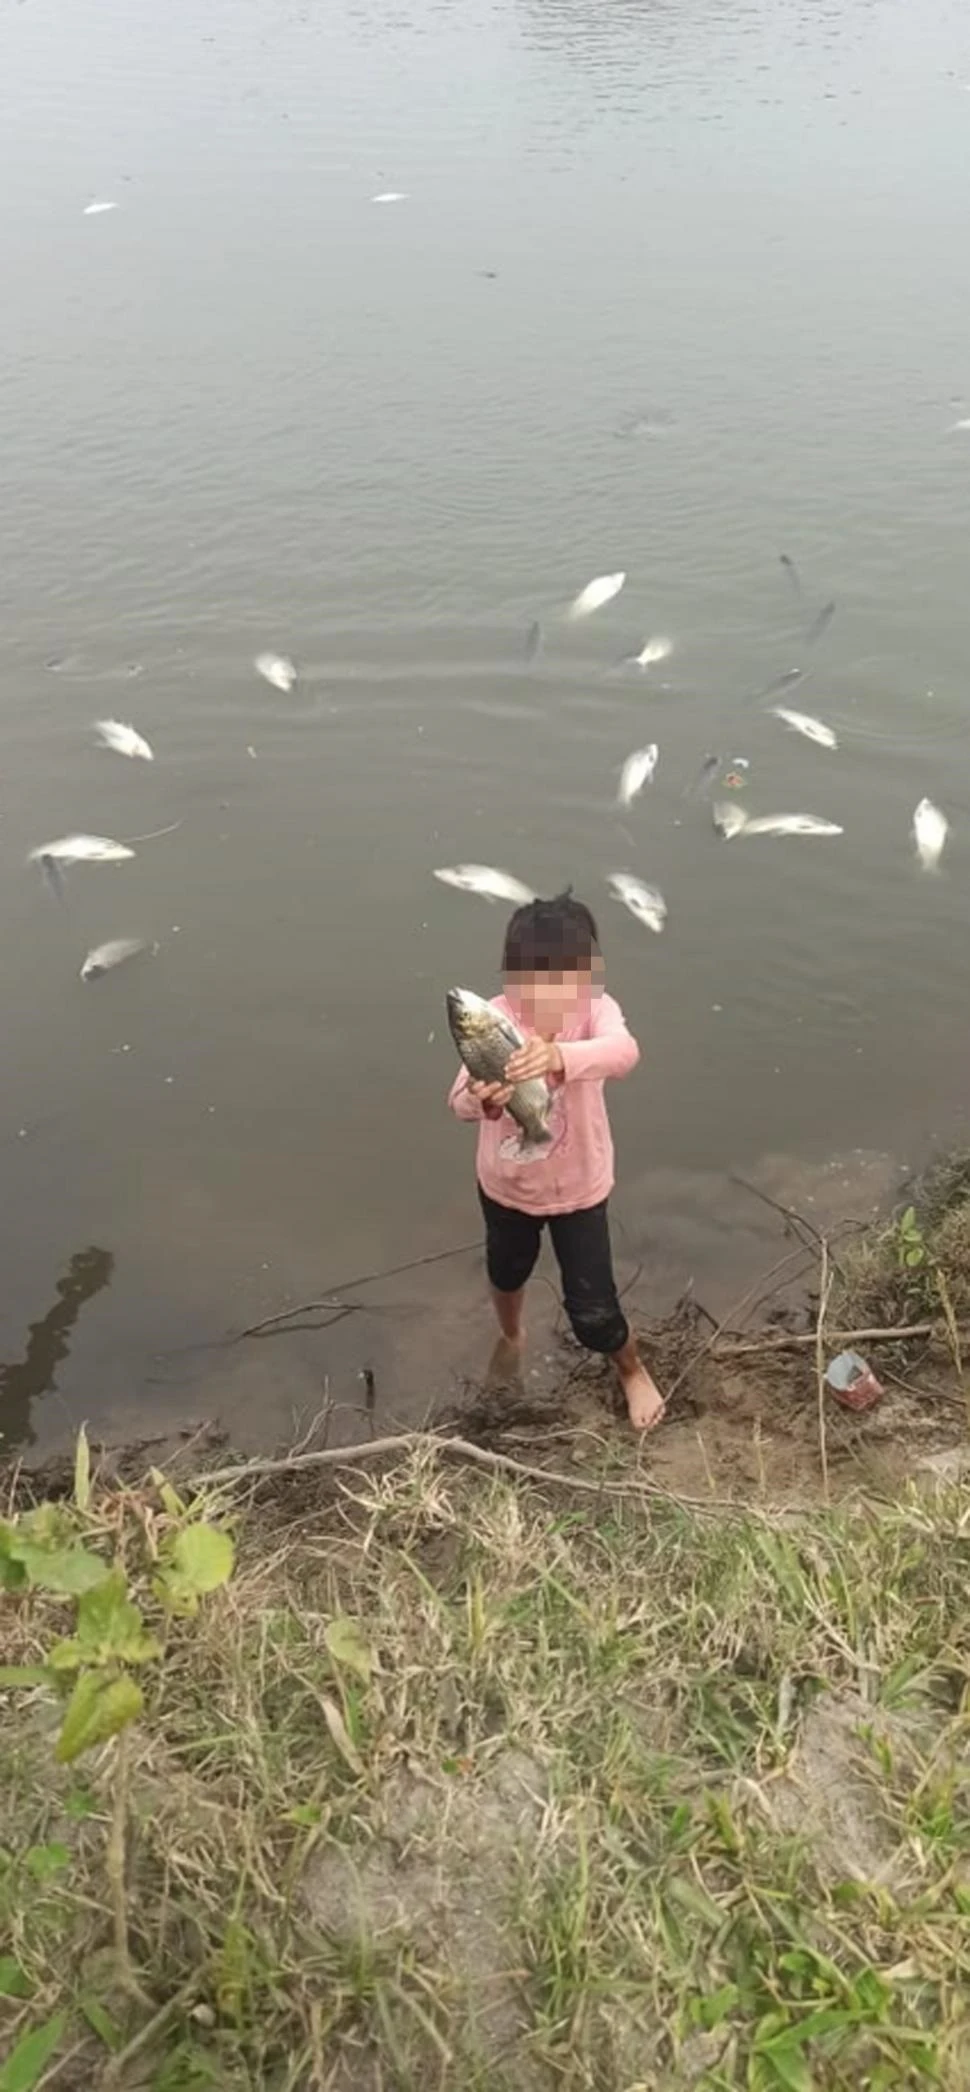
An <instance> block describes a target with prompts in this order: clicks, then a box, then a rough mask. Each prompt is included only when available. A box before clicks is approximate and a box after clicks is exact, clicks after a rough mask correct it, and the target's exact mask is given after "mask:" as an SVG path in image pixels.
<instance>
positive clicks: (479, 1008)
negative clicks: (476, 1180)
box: [445, 988, 552, 1162]
mask: <svg viewBox="0 0 970 2092" xmlns="http://www.w3.org/2000/svg"><path fill="white" fill-rule="evenodd" d="M445 1001H446V1004H447V1009H448V1023H449V1026H450V1028H451V1036H452V1038H453V1039H454V1042H455V1045H456V1046H457V1048H458V1052H459V1054H460V1056H461V1058H462V1060H463V1062H464V1064H465V1067H466V1068H467V1070H468V1073H469V1075H470V1076H471V1078H472V1081H473V1082H498V1083H503V1082H504V1080H505V1070H506V1068H507V1067H508V1064H509V1061H510V1060H511V1058H512V1055H513V1053H518V1052H519V1050H520V1048H521V1047H523V1046H524V1045H525V1039H524V1038H523V1036H522V1033H521V1032H520V1030H519V1028H518V1025H517V1024H514V1023H513V1022H512V1019H511V1017H506V1016H504V1015H503V1013H502V1012H501V1010H497V1009H496V1008H495V1006H494V1004H493V1003H490V1002H486V1001H485V998H484V996H482V995H476V994H475V992H474V990H473V989H471V988H449V990H448V993H447V996H446V998H445ZM550 1103H551V1098H550V1092H549V1089H548V1086H547V1084H546V1082H545V1080H544V1078H543V1077H541V1076H533V1077H532V1078H531V1080H529V1081H528V1082H517V1083H516V1084H515V1087H514V1089H513V1090H512V1094H511V1096H510V1097H509V1098H508V1099H507V1101H506V1105H505V1109H506V1111H507V1112H508V1113H509V1115H510V1117H512V1118H513V1119H514V1120H515V1122H516V1125H517V1126H518V1127H519V1129H520V1138H519V1139H513V1140H510V1141H509V1142H508V1143H507V1144H506V1143H504V1142H503V1145H502V1153H503V1154H504V1155H507V1156H508V1159H509V1160H510V1161H513V1162H531V1161H534V1160H535V1159H536V1158H537V1157H538V1156H539V1155H541V1154H542V1152H543V1150H544V1149H546V1148H548V1146H549V1142H550V1141H551V1139H552V1133H551V1130H550V1126H549V1111H550Z"/></svg>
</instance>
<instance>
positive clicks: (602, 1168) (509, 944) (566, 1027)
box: [448, 892, 664, 1431]
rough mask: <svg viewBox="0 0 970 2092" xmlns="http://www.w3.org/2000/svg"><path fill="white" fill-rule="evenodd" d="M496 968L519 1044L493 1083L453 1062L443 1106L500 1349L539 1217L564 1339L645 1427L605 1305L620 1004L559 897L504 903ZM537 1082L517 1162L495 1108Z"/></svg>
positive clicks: (611, 1301) (628, 1045)
mask: <svg viewBox="0 0 970 2092" xmlns="http://www.w3.org/2000/svg"><path fill="white" fill-rule="evenodd" d="M502 970H503V973H504V976H505V991H506V992H505V994H504V995H499V996H496V997H495V998H494V1002H495V1007H496V1008H497V1009H499V1010H502V1011H504V1012H505V1013H506V1014H507V1015H509V1016H511V1017H512V1018H514V1020H515V1022H516V1024H517V1025H518V1026H519V1029H520V1030H521V1031H523V1032H525V1033H526V1034H527V1035H528V1036H527V1037H526V1042H525V1045H524V1046H523V1047H521V1049H520V1050H519V1051H518V1052H517V1053H514V1054H513V1055H512V1058H511V1060H510V1061H509V1063H508V1066H507V1068H506V1071H505V1072H506V1076H507V1078H508V1080H507V1082H506V1083H505V1084H502V1083H497V1082H474V1081H472V1079H471V1077H470V1076H469V1074H468V1072H467V1070H466V1069H465V1068H462V1070H461V1072H460V1074H459V1075H458V1077H457V1079H456V1081H455V1082H454V1084H453V1085H452V1090H451V1094H450V1096H449V1099H448V1102H449V1104H450V1106H451V1109H452V1111H453V1112H454V1113H455V1114H456V1116H457V1117H458V1118H459V1119H475V1120H477V1121H479V1134H478V1196H479V1199H480V1200H481V1205H482V1212H483V1213H484V1215H485V1233H486V1261H487V1265H488V1276H489V1281H490V1285H491V1293H492V1301H493V1304H494V1307H495V1313H496V1315H497V1317H498V1322H499V1328H500V1329H501V1332H502V1341H501V1343H500V1346H499V1350H500V1353H501V1354H502V1355H504V1357H505V1359H506V1360H507V1361H508V1362H510V1363H517V1362H518V1361H519V1359H520V1358H521V1355H522V1348H523V1344H524V1342H525V1328H524V1325H523V1321H522V1304H523V1300H524V1297H525V1284H526V1280H527V1279H528V1278H529V1276H530V1274H531V1272H532V1271H533V1269H534V1267H535V1263H536V1259H537V1257H538V1255H539V1241H540V1236H541V1233H542V1229H543V1226H544V1224H545V1222H546V1221H548V1223H549V1233H550V1235H551V1237H552V1246H553V1249H554V1251H555V1253H556V1260H557V1262H558V1265H559V1270H560V1273H561V1275H562V1286H563V1304H564V1306H565V1309H566V1313H567V1315H568V1316H569V1320H570V1323H571V1325H572V1329H573V1333H574V1335H575V1336H576V1337H578V1339H579V1342H580V1343H581V1344H585V1346H586V1348H587V1350H589V1351H599V1352H602V1353H606V1354H607V1355H608V1356H609V1357H610V1358H612V1360H613V1363H614V1365H615V1367H616V1370H617V1373H618V1374H619V1378H620V1383H621V1386H622V1388H623V1393H624V1395H625V1396H626V1404H627V1408H628V1410H629V1412H630V1422H631V1423H632V1424H633V1425H634V1426H635V1428H636V1429H637V1430H638V1431H650V1430H652V1429H653V1427H654V1425H655V1424H659V1423H660V1421H661V1418H662V1416H663V1413H664V1404H663V1400H662V1397H661V1395H660V1393H659V1391H658V1389H657V1388H656V1387H655V1385H654V1382H653V1381H652V1380H651V1378H650V1375H649V1373H648V1372H647V1370H646V1367H645V1366H644V1365H643V1364H642V1362H641V1360H640V1358H639V1356H638V1353H637V1349H636V1345H635V1344H634V1342H633V1338H632V1337H631V1335H630V1329H629V1325H628V1323H627V1320H626V1317H625V1315H624V1313H623V1310H622V1308H621V1306H620V1303H619V1299H618V1297H617V1291H616V1281H615V1279H614V1277H613V1260H612V1256H611V1253H610V1234H609V1223H608V1221H607V1215H606V1202H607V1199H608V1197H609V1194H610V1192H611V1191H612V1189H613V1142H612V1139H611V1136H610V1126H609V1120H608V1118H607V1115H606V1104H605V1101H604V1098H603V1084H604V1081H605V1080H606V1078H607V1077H608V1076H610V1075H629V1073H630V1071H631V1069H632V1068H635V1067H636V1064H637V1061H638V1060H639V1058H640V1049H639V1047H638V1046H637V1043H636V1040H635V1039H634V1038H631V1035H630V1033H629V1032H628V1031H627V1028H626V1024H625V1022H624V1018H623V1012H622V1010H621V1009H620V1007H619V1004H618V1003H615V1002H614V1001H613V998H612V996H609V995H606V994H604V992H603V961H602V959H601V957H600V949H599V934H598V932H597V928H596V924H595V922H594V920H593V917H592V915H591V914H590V911H589V909H588V908H586V907H584V905H583V903H582V901H576V900H573V898H572V896H571V894H570V893H568V892H567V893H564V894H560V895H559V896H558V897H557V899H555V900H553V901H530V902H529V903H528V904H527V905H526V906H525V907H523V908H517V909H516V912H515V914H514V915H513V917H512V919H511V921H510V923H509V926H508V929H507V930H506V933H505V949H504V951H503V954H502ZM543 1075H544V1076H545V1078H546V1080H547V1082H548V1084H549V1086H550V1089H551V1090H552V1091H553V1093H554V1095H553V1103H552V1106H551V1110H550V1122H549V1123H550V1132H551V1134H552V1138H551V1141H550V1144H549V1149H548V1152H547V1153H543V1154H542V1155H541V1156H540V1157H539V1158H538V1159H536V1160H531V1161H528V1162H519V1161H517V1160H516V1158H515V1156H514V1155H512V1156H507V1155H504V1154H503V1153H502V1145H503V1142H505V1143H507V1142H508V1136H509V1135H510V1134H513V1135H514V1134H515V1132H516V1127H515V1125H514V1122H513V1121H512V1120H511V1119H510V1118H509V1117H508V1116H504V1123H503V1115H504V1107H505V1105H506V1103H507V1102H508V1099H509V1097H510V1096H511V1094H512V1089H513V1087H514V1085H515V1084H516V1083H517V1082H525V1081H526V1080H528V1079H529V1078H530V1077H532V1076H543Z"/></svg>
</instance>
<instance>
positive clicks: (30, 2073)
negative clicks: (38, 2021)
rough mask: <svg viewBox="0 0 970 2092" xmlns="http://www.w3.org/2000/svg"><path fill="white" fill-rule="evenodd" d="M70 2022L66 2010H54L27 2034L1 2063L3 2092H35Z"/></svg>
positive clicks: (0, 2091) (0, 2082) (0, 2088)
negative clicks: (51, 2015) (52, 2013)
mask: <svg viewBox="0 0 970 2092" xmlns="http://www.w3.org/2000/svg"><path fill="white" fill-rule="evenodd" d="M66 2025H67V2013H66V2012H55V2014H54V2017H53V2019H45V2021H44V2024H43V2026H42V2027H35V2028H34V2030H33V2033H32V2034H25V2035H24V2036H23V2039H22V2040H21V2041H18V2043H17V2046H16V2048H14V2049H11V2051H10V2054H9V2056H8V2057H7V2060H6V2062H5V2063H3V2064H2V2065H0V2092H33V2088H34V2086H35V2085H36V2084H38V2083H39V2081H40V2079H41V2078H42V2077H43V2075H44V2072H45V2070H46V2068H47V2065H48V2063H49V2062H50V2059H51V2057H52V2055H53V2054H54V2050H55V2049H56V2047H57V2045H58V2043H59V2041H60V2039H61V2035H62V2034H63V2032H64V2029H65V2027H66Z"/></svg>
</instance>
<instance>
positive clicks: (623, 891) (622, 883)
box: [606, 872, 667, 937]
mask: <svg viewBox="0 0 970 2092" xmlns="http://www.w3.org/2000/svg"><path fill="white" fill-rule="evenodd" d="M606 883H607V886H608V887H609V889H610V892H611V894H612V895H613V899H614V900H615V901H622V903H623V906H624V908H628V909H629V911H630V914H631V915H632V916H635V918H636V920H637V922H638V923H642V924H643V926H644V928H645V929H647V930H653V931H654V933H655V935H656V936H658V937H659V936H660V933H661V931H662V930H663V928H664V925H665V923H666V921H667V903H666V901H665V900H664V897H663V894H662V893H661V891H660V888H659V886H648V885H647V884H646V882H645V881H644V880H643V879H637V878H635V877H634V875H633V873H632V872H611V873H610V875H609V878H608V879H607V882H606Z"/></svg>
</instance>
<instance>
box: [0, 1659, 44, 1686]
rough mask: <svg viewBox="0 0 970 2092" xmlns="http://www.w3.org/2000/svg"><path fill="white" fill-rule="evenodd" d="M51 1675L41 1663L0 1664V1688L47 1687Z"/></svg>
mask: <svg viewBox="0 0 970 2092" xmlns="http://www.w3.org/2000/svg"><path fill="white" fill-rule="evenodd" d="M50 1682H51V1674H50V1671H49V1670H48V1668H47V1666H46V1664H42V1663H0V1687H4V1686H12V1685H49V1684H50Z"/></svg>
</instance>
